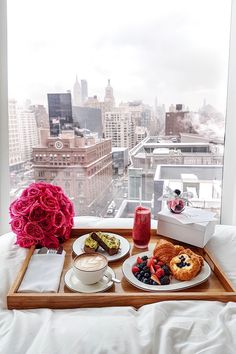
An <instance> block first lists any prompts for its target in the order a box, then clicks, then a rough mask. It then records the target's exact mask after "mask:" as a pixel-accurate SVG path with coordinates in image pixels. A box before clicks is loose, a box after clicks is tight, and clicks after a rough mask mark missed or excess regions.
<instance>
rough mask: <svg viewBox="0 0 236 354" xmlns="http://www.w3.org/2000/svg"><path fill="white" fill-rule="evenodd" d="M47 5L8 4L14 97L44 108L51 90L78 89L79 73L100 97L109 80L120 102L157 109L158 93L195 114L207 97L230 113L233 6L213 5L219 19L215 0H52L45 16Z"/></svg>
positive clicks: (11, 94)
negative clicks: (75, 86)
mask: <svg viewBox="0 0 236 354" xmlns="http://www.w3.org/2000/svg"><path fill="white" fill-rule="evenodd" d="M44 3H45V4H46V2H45V1H44V0H43V1H41V2H40V3H36V2H34V3H33V4H32V2H30V1H29V0H23V1H22V2H20V3H19V2H17V1H15V0H10V1H9V6H8V17H9V28H8V37H9V46H8V47H9V97H13V98H16V99H17V100H19V101H22V100H23V99H24V98H28V97H30V98H31V99H32V101H33V102H37V103H39V104H45V103H46V93H49V92H65V91H66V90H67V89H70V90H71V91H72V87H73V83H74V79H75V75H76V73H77V74H78V77H79V79H86V80H87V82H88V86H89V96H93V95H97V96H98V97H99V99H100V100H103V90H104V86H105V84H106V82H107V79H108V78H110V79H111V82H112V86H113V88H114V96H115V97H116V100H117V101H116V103H117V104H119V103H120V102H121V101H130V100H135V99H142V100H143V102H145V103H147V104H150V105H152V106H153V105H154V100H155V97H156V96H157V97H158V101H159V102H160V103H165V104H166V106H167V107H168V106H169V105H170V104H171V103H174V102H188V105H189V106H190V107H192V110H196V109H197V108H198V107H200V106H201V104H202V101H203V99H204V98H206V99H207V101H208V102H210V103H211V104H212V105H213V106H214V107H216V108H217V109H218V110H220V111H221V112H223V113H225V103H226V88H227V60H228V42H229V22H230V2H229V1H228V2H225V1H216V2H214V13H213V14H214V16H213V15H212V1H198V2H196V3H193V2H191V4H190V3H189V2H188V1H185V0H181V1H179V2H178V4H177V3H175V2H174V1H173V0H172V1H170V0H169V1H166V2H165V4H163V2H160V1H150V2H149V6H148V7H147V6H146V4H144V2H142V1H140V2H138V3H137V2H134V1H129V2H125V4H124V2H123V1H121V3H120V6H119V7H116V8H115V9H114V7H113V5H112V4H110V3H109V2H108V1H105V0H102V1H101V2H99V3H97V2H95V1H89V3H84V2H76V1H70V3H69V5H68V3H67V4H66V5H65V2H64V1H62V2H60V4H59V3H58V2H55V1H53V0H52V1H50V2H47V4H46V5H47V9H48V11H47V12H46V13H45V11H44V10H43V9H44ZM124 5H125V7H124ZM55 7H56V9H57V22H56V23H54V24H53V26H52V17H51V13H52V12H53V11H54V10H55ZM104 7H105V9H106V11H103V9H104ZM91 9H92V11H91ZM134 9H135V16H133V14H134ZM114 10H115V11H116V16H114ZM31 11H33V13H37V16H29V14H30V13H31ZM98 13H99V16H98ZM65 17H66V18H69V19H70V21H66V25H65ZM42 19H43V22H44V26H43V27H42V26H41V21H42ZM61 23H63V24H64V25H63V26H60V25H59V24H61ZM219 24H220V25H219ZM52 27H53V28H52ZM16 29H17V30H16ZM29 29H30V31H29ZM78 33H79V34H81V35H79V36H78ZM62 49H63V50H62ZM68 52H70V53H72V55H70V56H69V57H68V55H67V53H68ZM19 53H21V55H19ZM81 53H82V54H81ZM42 92H45V94H44V95H43V94H42Z"/></svg>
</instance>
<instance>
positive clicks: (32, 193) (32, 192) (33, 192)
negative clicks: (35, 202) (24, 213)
mask: <svg viewBox="0 0 236 354" xmlns="http://www.w3.org/2000/svg"><path fill="white" fill-rule="evenodd" d="M39 194H40V189H39V188H38V187H36V184H35V183H32V184H31V185H30V186H29V187H28V188H27V189H25V190H24V191H23V192H22V194H21V196H22V197H35V198H36V197H38V196H39Z"/></svg>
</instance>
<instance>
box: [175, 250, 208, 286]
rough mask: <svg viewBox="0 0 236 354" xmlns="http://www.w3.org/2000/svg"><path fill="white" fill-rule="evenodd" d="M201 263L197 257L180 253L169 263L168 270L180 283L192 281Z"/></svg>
mask: <svg viewBox="0 0 236 354" xmlns="http://www.w3.org/2000/svg"><path fill="white" fill-rule="evenodd" d="M201 267H202V265H201V262H200V260H199V258H198V256H197V255H196V254H195V253H193V254H191V255H190V254H187V253H180V254H179V255H178V256H176V257H174V258H173V259H172V260H171V261H170V269H171V272H172V274H173V276H174V277H175V278H176V279H177V280H180V281H186V280H191V279H193V278H194V277H195V276H196V275H197V274H198V273H199V272H200V270H201Z"/></svg>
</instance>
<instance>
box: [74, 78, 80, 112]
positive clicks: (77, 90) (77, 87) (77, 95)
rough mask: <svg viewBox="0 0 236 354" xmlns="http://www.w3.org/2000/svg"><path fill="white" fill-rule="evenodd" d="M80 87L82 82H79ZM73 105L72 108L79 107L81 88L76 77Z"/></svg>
mask: <svg viewBox="0 0 236 354" xmlns="http://www.w3.org/2000/svg"><path fill="white" fill-rule="evenodd" d="M81 85H82V81H81ZM73 105H74V106H80V105H81V87H80V83H79V81H78V77H77V75H76V79H75V83H74V86H73Z"/></svg>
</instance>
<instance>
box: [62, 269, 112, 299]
mask: <svg viewBox="0 0 236 354" xmlns="http://www.w3.org/2000/svg"><path fill="white" fill-rule="evenodd" d="M107 270H108V271H109V272H110V273H111V274H112V276H113V277H114V278H115V272H114V271H113V270H112V269H111V268H110V267H107ZM65 284H66V286H67V287H68V288H69V289H70V290H72V291H75V292H79V293H87V294H92V293H100V292H103V291H106V290H107V289H109V288H111V287H112V285H113V281H112V280H111V281H109V280H108V279H107V277H105V276H104V277H103V278H102V279H101V280H100V281H99V282H97V283H95V284H91V285H85V284H83V283H81V281H80V280H79V279H78V278H77V277H76V276H75V274H74V271H73V268H70V269H69V270H68V271H67V272H66V274H65Z"/></svg>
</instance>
